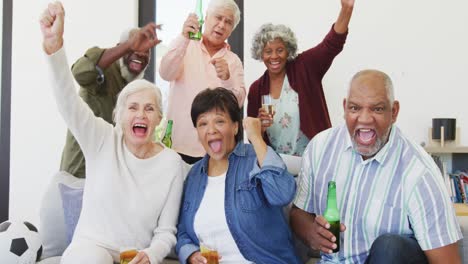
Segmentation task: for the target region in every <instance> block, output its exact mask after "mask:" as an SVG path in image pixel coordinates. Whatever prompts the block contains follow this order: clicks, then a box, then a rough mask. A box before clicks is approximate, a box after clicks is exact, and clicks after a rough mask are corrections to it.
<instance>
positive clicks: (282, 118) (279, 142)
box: [266, 76, 309, 156]
mask: <svg viewBox="0 0 468 264" xmlns="http://www.w3.org/2000/svg"><path fill="white" fill-rule="evenodd" d="M272 102H273V105H274V106H275V112H276V113H275V115H274V116H273V124H272V125H271V126H270V127H268V128H267V130H266V132H267V135H268V139H270V143H271V145H272V147H273V148H274V149H275V151H276V152H278V153H282V154H289V155H294V156H302V153H303V152H304V150H305V148H306V147H307V144H308V143H309V139H308V138H307V137H306V135H304V133H302V131H301V130H300V119H299V101H298V97H297V93H296V92H295V91H294V90H293V89H292V88H291V86H290V85H289V81H288V76H285V77H284V81H283V87H282V89H281V94H280V97H279V98H278V99H272Z"/></svg>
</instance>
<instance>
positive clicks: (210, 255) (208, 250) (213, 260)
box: [200, 234, 219, 264]
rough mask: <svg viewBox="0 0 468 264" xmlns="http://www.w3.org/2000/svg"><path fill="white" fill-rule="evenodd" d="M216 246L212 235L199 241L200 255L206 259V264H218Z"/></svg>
mask: <svg viewBox="0 0 468 264" xmlns="http://www.w3.org/2000/svg"><path fill="white" fill-rule="evenodd" d="M218 246H219V244H218V243H217V241H216V237H215V235H214V234H209V235H208V236H207V237H206V239H205V240H202V239H200V253H201V255H202V256H203V257H204V258H206V261H207V262H206V263H207V264H219V254H218V250H217V247H218Z"/></svg>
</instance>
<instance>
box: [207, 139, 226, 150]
mask: <svg viewBox="0 0 468 264" xmlns="http://www.w3.org/2000/svg"><path fill="white" fill-rule="evenodd" d="M222 143H223V142H222V141H221V140H219V139H218V140H211V141H208V146H210V149H211V151H213V152H214V153H218V152H220V151H221V147H222Z"/></svg>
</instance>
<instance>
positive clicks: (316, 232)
mask: <svg viewBox="0 0 468 264" xmlns="http://www.w3.org/2000/svg"><path fill="white" fill-rule="evenodd" d="M328 188H329V189H328V197H327V208H326V209H325V212H324V216H321V215H318V216H315V217H314V221H313V223H312V226H311V233H310V239H309V242H310V246H311V247H312V248H313V249H316V250H320V251H322V252H324V253H326V254H331V253H333V252H338V251H339V250H340V232H344V231H345V230H346V226H345V225H343V224H341V223H340V220H339V219H340V218H339V210H338V208H337V206H336V184H335V182H330V183H329V185H328ZM330 189H332V191H330ZM327 211H328V212H327ZM327 218H328V220H327ZM336 219H338V220H336ZM338 226H339V229H338V228H337V227H338ZM333 231H334V232H333Z"/></svg>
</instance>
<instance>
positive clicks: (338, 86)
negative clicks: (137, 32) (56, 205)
mask: <svg viewBox="0 0 468 264" xmlns="http://www.w3.org/2000/svg"><path fill="white" fill-rule="evenodd" d="M159 1H169V0H159ZM184 1H185V0H184ZM63 2H64V5H65V8H66V28H65V40H66V47H67V52H68V58H69V61H70V62H72V61H74V60H75V59H77V58H78V57H79V56H81V55H82V54H83V52H84V51H85V50H86V49H87V48H88V47H90V46H92V45H100V46H103V47H108V46H113V45H114V44H115V43H116V42H117V40H118V38H119V35H120V32H121V31H122V29H123V28H128V27H131V26H134V25H136V21H137V13H136V10H137V8H136V2H137V1H111V0H100V1H91V0H81V1H72V0H63ZM285 3H287V4H290V3H294V6H288V5H286V4H285ZM46 5H47V1H46V0H40V1H25V0H17V1H15V3H14V10H13V58H12V61H13V62H12V64H13V65H12V112H11V113H12V117H11V123H12V124H11V125H12V126H11V164H10V166H11V173H10V174H11V177H10V181H11V182H10V184H11V185H10V218H20V219H25V220H29V221H32V222H33V223H37V222H38V207H39V204H40V199H41V197H42V194H43V192H44V190H45V188H46V185H47V183H48V182H49V180H50V177H51V176H52V174H53V173H55V172H56V171H57V170H58V166H59V163H60V156H61V151H62V147H63V144H64V140H65V131H66V128H65V125H64V123H63V121H62V120H61V118H60V116H59V115H58V113H57V111H56V107H55V102H54V100H53V98H52V96H51V90H50V83H49V80H48V76H47V72H46V67H45V64H44V58H43V54H42V51H41V38H40V30H39V25H38V18H39V14H40V12H41V11H42V10H43V9H44V8H45V7H46ZM244 5H245V11H244V15H245V16H244V17H245V21H244V23H245V40H246V42H245V82H246V84H247V85H250V84H251V83H252V81H254V80H255V79H257V78H258V77H259V76H260V75H261V74H262V73H263V71H264V69H265V66H264V65H263V63H261V62H258V61H253V60H252V59H250V39H251V37H252V35H253V34H254V32H255V31H256V30H257V29H258V27H259V26H260V25H261V24H262V23H265V22H273V23H284V24H287V25H288V26H290V27H291V28H292V29H293V30H294V31H295V32H296V34H297V36H298V39H299V48H300V49H301V50H304V49H306V48H309V47H312V46H314V45H316V44H317V43H318V42H319V41H320V40H321V39H322V38H323V37H324V35H325V34H326V33H327V31H328V30H329V29H330V27H331V24H332V23H333V22H334V20H335V19H336V16H337V14H338V11H339V8H340V1H339V0H317V1H310V0H295V1H289V2H284V1H278V0H273V1H271V0H270V1H267V0H255V1H253V0H249V1H244ZM465 10H468V2H467V1H465V0H452V1H450V3H444V2H442V1H424V2H423V1H422V0H413V1H406V0H393V1H381V0H356V7H355V10H354V16H353V18H352V21H351V25H350V34H349V37H348V41H347V44H346V46H345V49H344V51H343V52H342V53H341V54H340V55H339V56H338V57H337V58H336V59H335V62H334V63H333V65H332V67H331V68H330V70H329V71H328V74H327V75H326V77H325V80H324V87H325V93H326V97H327V102H328V106H329V109H330V115H331V118H332V123H333V124H334V125H336V124H339V123H341V122H342V106H341V103H342V98H343V97H344V94H345V93H344V91H345V87H346V84H347V82H348V80H349V78H350V77H351V76H352V74H354V73H355V72H356V71H358V70H360V69H363V68H378V69H382V70H384V71H386V72H387V73H389V74H390V75H391V77H392V78H393V80H394V83H395V87H396V97H397V99H399V100H400V102H401V112H400V116H399V120H398V125H399V126H400V127H401V128H402V129H403V130H404V132H405V133H406V134H408V135H409V136H410V137H411V138H413V139H414V140H416V141H418V142H420V141H427V129H428V128H429V127H430V126H431V118H432V117H443V116H447V117H455V118H457V122H458V126H460V127H461V128H462V135H461V136H462V141H461V142H462V144H463V145H468V136H467V133H468V116H467V115H466V114H464V113H466V110H465V107H464V103H465V101H466V98H468V96H467V95H468V90H467V89H464V86H465V85H466V84H465V78H463V76H465V75H466V71H467V69H468V53H467V52H466V48H467V47H468V36H467V34H466V33H467V31H466V28H465V27H466V25H468V16H466V15H465V14H464V11H465ZM174 16H177V17H178V16H181V17H186V16H187V14H186V12H184V13H183V14H179V13H174ZM161 22H164V23H165V24H168V23H171V22H169V21H161ZM177 26H178V27H179V28H180V27H181V25H177ZM176 31H177V27H176ZM171 39H172V37H171V36H168V37H165V38H164V42H165V43H166V44H168V43H169V42H170V40H171Z"/></svg>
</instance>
